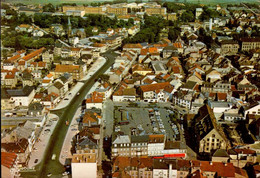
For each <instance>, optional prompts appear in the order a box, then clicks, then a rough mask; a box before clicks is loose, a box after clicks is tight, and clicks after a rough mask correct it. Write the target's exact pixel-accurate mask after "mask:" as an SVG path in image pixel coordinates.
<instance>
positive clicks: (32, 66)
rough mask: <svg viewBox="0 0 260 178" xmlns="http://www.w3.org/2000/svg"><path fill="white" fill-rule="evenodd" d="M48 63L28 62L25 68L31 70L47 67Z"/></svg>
mask: <svg viewBox="0 0 260 178" xmlns="http://www.w3.org/2000/svg"><path fill="white" fill-rule="evenodd" d="M47 67H48V65H47V63H46V62H42V61H40V62H31V63H30V64H28V65H27V69H28V70H30V71H33V70H42V69H47Z"/></svg>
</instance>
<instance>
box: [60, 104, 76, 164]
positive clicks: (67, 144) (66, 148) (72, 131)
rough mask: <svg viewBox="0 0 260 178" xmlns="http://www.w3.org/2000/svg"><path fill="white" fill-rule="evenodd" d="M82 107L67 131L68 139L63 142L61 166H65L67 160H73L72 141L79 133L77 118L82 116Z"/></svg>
mask: <svg viewBox="0 0 260 178" xmlns="http://www.w3.org/2000/svg"><path fill="white" fill-rule="evenodd" d="M80 111H81V110H80V107H79V108H78V109H77V111H76V113H75V115H74V117H73V119H72V121H71V124H70V126H69V128H68V131H67V134H66V137H65V140H64V142H63V146H62V149H61V152H60V158H59V161H60V163H61V164H63V165H65V161H66V159H67V158H72V155H71V152H70V149H71V141H72V138H73V137H74V136H75V135H76V134H77V133H78V132H79V131H78V124H77V120H76V119H77V118H78V116H79V115H80Z"/></svg>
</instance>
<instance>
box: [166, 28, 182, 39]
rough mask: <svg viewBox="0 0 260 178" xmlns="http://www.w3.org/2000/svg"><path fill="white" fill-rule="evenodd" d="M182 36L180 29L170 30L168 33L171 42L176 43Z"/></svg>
mask: <svg viewBox="0 0 260 178" xmlns="http://www.w3.org/2000/svg"><path fill="white" fill-rule="evenodd" d="M179 35H180V29H179V28H170V29H169V33H168V38H169V40H171V41H175V40H176V39H177V38H178V36H179Z"/></svg>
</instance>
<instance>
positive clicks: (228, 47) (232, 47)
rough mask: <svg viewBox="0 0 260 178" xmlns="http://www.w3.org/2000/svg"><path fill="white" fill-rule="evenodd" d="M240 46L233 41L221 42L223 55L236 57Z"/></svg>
mask: <svg viewBox="0 0 260 178" xmlns="http://www.w3.org/2000/svg"><path fill="white" fill-rule="evenodd" d="M238 49H239V44H238V42H237V41H233V40H223V41H221V53H222V54H223V55H234V54H236V53H237V52H238Z"/></svg>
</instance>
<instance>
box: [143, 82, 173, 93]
mask: <svg viewBox="0 0 260 178" xmlns="http://www.w3.org/2000/svg"><path fill="white" fill-rule="evenodd" d="M169 85H170V83H169V82H163V83H155V84H150V85H142V86H140V88H141V90H142V91H143V92H148V91H155V90H160V89H164V88H165V87H168V86H169Z"/></svg>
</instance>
